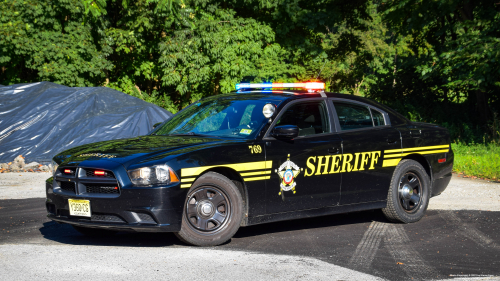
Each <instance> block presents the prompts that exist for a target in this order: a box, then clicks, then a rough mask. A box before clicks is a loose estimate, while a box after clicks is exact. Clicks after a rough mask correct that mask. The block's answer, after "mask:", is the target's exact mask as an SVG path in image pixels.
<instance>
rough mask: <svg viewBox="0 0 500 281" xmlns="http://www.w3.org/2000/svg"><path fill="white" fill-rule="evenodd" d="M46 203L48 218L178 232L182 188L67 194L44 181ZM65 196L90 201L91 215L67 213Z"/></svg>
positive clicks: (126, 229)
mask: <svg viewBox="0 0 500 281" xmlns="http://www.w3.org/2000/svg"><path fill="white" fill-rule="evenodd" d="M46 193H47V201H46V207H47V212H48V215H47V217H48V218H49V219H51V220H54V221H57V222H60V223H68V224H72V225H78V226H83V227H91V228H104V229H113V230H120V231H138V232H178V231H180V228H181V220H182V209H183V205H184V200H185V198H186V190H185V189H181V188H179V184H174V185H169V186H163V187H152V188H137V187H127V188H122V189H121V193H120V195H119V196H117V197H94V196H82V195H68V194H63V193H61V192H58V191H57V190H56V191H55V192H54V189H53V185H52V182H51V180H48V181H47V183H46ZM68 199H85V200H89V201H90V208H91V214H92V217H90V218H89V217H79V216H70V213H69V206H68Z"/></svg>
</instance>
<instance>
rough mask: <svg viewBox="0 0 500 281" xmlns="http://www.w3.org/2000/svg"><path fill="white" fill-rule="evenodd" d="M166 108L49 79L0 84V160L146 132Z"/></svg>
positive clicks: (38, 156)
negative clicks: (73, 86)
mask: <svg viewBox="0 0 500 281" xmlns="http://www.w3.org/2000/svg"><path fill="white" fill-rule="evenodd" d="M171 116H172V114H171V113H170V112H168V111H166V110H165V109H163V108H161V107H159V106H156V105H154V104H150V103H148V102H145V101H142V100H140V99H137V98H134V97H132V96H129V95H127V94H124V93H122V92H119V91H116V90H113V89H110V88H105V87H97V88H71V87H66V86H61V85H58V84H54V83H50V82H40V83H31V84H18V85H10V86H0V162H8V161H12V160H13V159H14V158H15V157H16V156H18V155H23V156H24V157H26V159H28V160H29V161H39V162H40V161H41V162H44V161H50V159H51V158H52V157H53V156H54V155H56V154H57V153H59V152H61V151H63V150H66V149H69V148H71V147H74V146H78V145H83V144H87V143H92V142H98V141H105V140H112V139H119V138H131V137H136V136H139V135H145V134H147V133H148V132H149V131H150V130H151V129H152V127H153V124H155V123H158V122H163V121H165V120H167V119H168V118H170V117H171Z"/></svg>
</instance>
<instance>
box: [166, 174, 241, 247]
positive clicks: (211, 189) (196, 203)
mask: <svg viewBox="0 0 500 281" xmlns="http://www.w3.org/2000/svg"><path fill="white" fill-rule="evenodd" d="M242 219H243V198H242V196H241V193H240V191H239V190H238V188H237V187H236V185H235V184H234V183H233V182H232V181H231V180H229V179H228V178H227V177H225V176H223V175H221V174H219V173H215V172H208V173H206V174H204V175H203V176H201V177H200V178H199V179H198V180H196V181H195V182H194V184H193V186H192V187H191V189H190V190H189V192H188V195H187V198H186V202H185V203H184V211H183V214H182V225H181V231H179V232H178V233H176V235H177V237H178V238H179V239H181V240H182V241H184V242H186V243H188V244H191V245H196V246H215V245H220V244H222V243H224V242H226V241H228V240H229V239H231V237H233V235H234V234H235V233H236V231H237V230H238V228H239V226H240V224H241V221H242Z"/></svg>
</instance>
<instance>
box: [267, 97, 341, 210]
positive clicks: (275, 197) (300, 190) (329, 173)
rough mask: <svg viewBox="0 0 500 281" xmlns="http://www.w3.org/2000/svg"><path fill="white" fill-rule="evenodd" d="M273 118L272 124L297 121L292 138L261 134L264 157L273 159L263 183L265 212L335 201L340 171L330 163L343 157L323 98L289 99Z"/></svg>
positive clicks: (303, 207)
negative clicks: (296, 134)
mask: <svg viewBox="0 0 500 281" xmlns="http://www.w3.org/2000/svg"><path fill="white" fill-rule="evenodd" d="M276 120H277V121H275V122H274V123H273V124H272V128H274V127H275V126H280V125H296V126H298V127H299V136H298V137H296V138H295V139H292V140H285V139H276V138H274V137H271V136H267V137H266V138H264V141H265V148H266V161H270V160H271V161H272V171H271V177H270V179H269V180H267V183H266V199H267V203H266V213H268V214H272V213H280V212H290V211H296V210H304V209H312V208H320V207H326V206H335V205H337V204H338V203H339V200H340V182H341V175H340V173H338V172H335V170H336V169H333V168H332V167H331V166H332V165H331V163H332V159H334V160H333V161H334V162H335V161H337V160H338V159H340V158H341V157H342V154H341V151H342V150H341V139H340V138H339V137H338V136H337V134H335V133H331V132H332V131H333V130H332V127H331V122H330V110H329V108H328V104H327V103H326V100H324V99H316V100H311V99H308V100H307V101H300V100H299V101H296V102H292V103H290V104H289V105H287V107H285V108H284V109H283V110H282V111H281V114H280V115H279V116H277V118H276ZM335 159H337V160H335ZM337 163H338V161H337Z"/></svg>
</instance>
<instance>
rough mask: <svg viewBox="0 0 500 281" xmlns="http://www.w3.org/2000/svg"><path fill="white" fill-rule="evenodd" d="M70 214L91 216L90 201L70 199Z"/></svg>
mask: <svg viewBox="0 0 500 281" xmlns="http://www.w3.org/2000/svg"><path fill="white" fill-rule="evenodd" d="M68 204H69V214H70V215H71V216H80V217H90V201H89V200H76V199H68Z"/></svg>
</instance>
